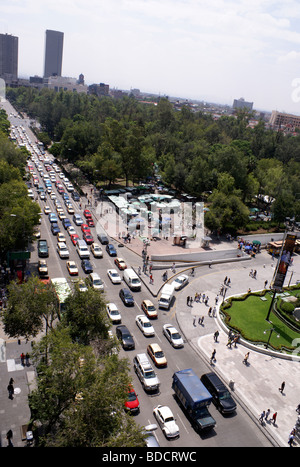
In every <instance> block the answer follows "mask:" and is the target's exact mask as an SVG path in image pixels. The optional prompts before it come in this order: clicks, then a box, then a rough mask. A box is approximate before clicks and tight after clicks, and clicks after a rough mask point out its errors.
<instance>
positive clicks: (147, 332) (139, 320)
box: [135, 315, 155, 337]
mask: <svg viewBox="0 0 300 467" xmlns="http://www.w3.org/2000/svg"><path fill="white" fill-rule="evenodd" d="M135 324H136V325H137V327H138V328H140V330H141V331H142V333H143V334H144V336H146V337H151V336H154V335H155V331H154V327H153V326H152V324H151V323H150V321H149V319H148V318H147V316H145V315H137V316H136V317H135Z"/></svg>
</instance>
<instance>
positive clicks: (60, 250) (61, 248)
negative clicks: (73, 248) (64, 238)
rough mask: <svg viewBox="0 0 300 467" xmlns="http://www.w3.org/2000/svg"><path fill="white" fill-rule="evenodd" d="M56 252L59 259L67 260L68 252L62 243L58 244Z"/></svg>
mask: <svg viewBox="0 0 300 467" xmlns="http://www.w3.org/2000/svg"><path fill="white" fill-rule="evenodd" d="M57 251H58V254H59V256H60V257H61V258H69V250H68V248H67V245H66V244H65V243H64V242H58V244H57Z"/></svg>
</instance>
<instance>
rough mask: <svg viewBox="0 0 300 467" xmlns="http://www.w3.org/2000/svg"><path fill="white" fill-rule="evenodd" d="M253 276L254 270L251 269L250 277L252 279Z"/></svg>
mask: <svg viewBox="0 0 300 467" xmlns="http://www.w3.org/2000/svg"><path fill="white" fill-rule="evenodd" d="M252 275H253V269H251V270H250V272H249V276H250V277H252Z"/></svg>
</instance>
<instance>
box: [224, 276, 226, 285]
mask: <svg viewBox="0 0 300 467" xmlns="http://www.w3.org/2000/svg"><path fill="white" fill-rule="evenodd" d="M226 282H227V276H226V277H225V279H224V284H225V285H226Z"/></svg>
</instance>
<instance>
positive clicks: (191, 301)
mask: <svg viewBox="0 0 300 467" xmlns="http://www.w3.org/2000/svg"><path fill="white" fill-rule="evenodd" d="M190 306H193V297H190Z"/></svg>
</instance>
